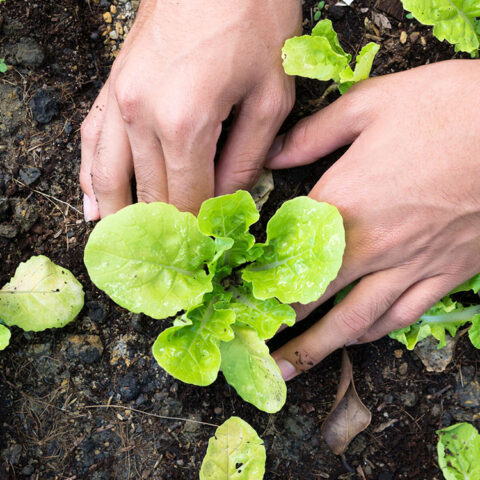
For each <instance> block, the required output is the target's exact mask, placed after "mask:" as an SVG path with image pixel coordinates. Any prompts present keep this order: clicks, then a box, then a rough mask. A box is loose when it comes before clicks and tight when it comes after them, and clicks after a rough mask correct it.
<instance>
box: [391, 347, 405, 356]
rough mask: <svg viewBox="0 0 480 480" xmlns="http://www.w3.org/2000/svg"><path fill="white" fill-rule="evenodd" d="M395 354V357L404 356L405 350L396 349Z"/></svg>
mask: <svg viewBox="0 0 480 480" xmlns="http://www.w3.org/2000/svg"><path fill="white" fill-rule="evenodd" d="M393 354H394V355H395V358H402V357H403V350H402V349H400V348H398V349H397V350H395V351H394V352H393Z"/></svg>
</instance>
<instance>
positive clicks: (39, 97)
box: [29, 88, 57, 124]
mask: <svg viewBox="0 0 480 480" xmlns="http://www.w3.org/2000/svg"><path fill="white" fill-rule="evenodd" d="M29 105H30V108H31V109H32V113H33V118H34V119H35V120H36V121H37V122H38V123H42V124H46V123H49V122H50V121H51V120H52V118H53V117H54V116H55V115H56V114H57V99H56V98H55V96H54V94H53V92H52V90H44V89H43V88H42V89H39V90H37V91H36V92H35V95H34V96H33V97H32V99H31V100H30V103H29Z"/></svg>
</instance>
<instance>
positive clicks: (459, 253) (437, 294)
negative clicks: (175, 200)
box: [268, 60, 480, 379]
mask: <svg viewBox="0 0 480 480" xmlns="http://www.w3.org/2000/svg"><path fill="white" fill-rule="evenodd" d="M478 112H480V61H478V60H454V61H448V62H442V63H438V64H434V65H429V66H425V67H420V68H417V69H414V70H410V71H407V72H402V73H397V74H394V75H388V76H385V77H379V78H373V79H370V80H367V81H364V82H361V83H360V84H358V85H357V86H355V87H354V88H352V89H351V90H350V91H349V92H348V93H347V94H346V95H344V96H343V97H341V98H340V99H338V100H337V101H336V102H334V103H333V104H331V105H329V106H328V107H327V108H325V109H323V110H321V111H319V112H318V113H316V114H315V115H313V116H311V117H309V118H306V119H304V120H302V121H301V122H299V123H298V124H297V125H296V126H295V127H294V128H293V130H292V131H291V132H289V133H288V134H287V135H286V136H285V137H279V140H278V141H277V142H276V143H275V144H274V146H273V147H272V153H273V154H274V153H275V151H278V150H280V151H279V153H277V154H276V155H274V156H272V158H271V159H270V160H269V162H268V164H269V166H270V167H272V168H287V167H289V168H290V167H295V166H298V165H305V164H308V163H312V162H314V161H315V160H316V159H317V158H319V157H322V156H324V155H326V154H328V153H329V152H331V151H333V150H335V149H337V148H339V147H341V146H343V145H346V144H349V143H352V142H353V143H352V145H351V146H350V148H349V149H348V150H347V152H346V153H345V154H344V155H343V156H342V157H341V158H340V159H339V160H338V161H337V162H336V163H335V164H334V165H333V166H332V167H331V168H330V169H329V170H328V171H327V172H326V173H325V174H324V175H323V176H322V177H321V179H320V180H319V181H318V183H317V184H316V185H315V187H314V188H313V190H312V191H311V193H310V196H311V197H313V198H315V199H317V200H321V201H326V202H329V203H332V204H333V205H335V206H337V207H338V209H339V211H340V213H341V214H342V216H343V218H344V223H345V230H346V245H347V246H346V251H345V255H344V263H343V266H342V268H341V270H340V272H339V275H338V277H337V279H336V280H335V281H334V282H333V283H332V284H331V285H330V286H329V288H328V289H327V291H326V293H325V294H324V296H323V297H322V298H321V299H320V300H319V301H318V302H316V303H315V304H310V305H307V306H301V305H300V306H299V308H298V310H297V312H298V319H302V318H304V317H305V316H306V315H307V314H308V313H309V312H311V311H312V310H313V309H314V308H315V307H316V306H318V305H319V304H320V303H322V302H324V301H325V300H327V299H328V298H329V297H331V296H332V295H334V294H335V293H337V292H338V291H339V290H340V289H342V288H343V287H345V286H346V285H348V284H350V283H351V282H353V281H354V280H357V279H361V280H360V281H359V283H358V284H357V285H356V286H355V287H354V288H353V290H352V291H351V292H350V293H349V294H348V295H347V297H346V298H345V299H344V300H343V301H342V302H341V303H340V304H338V305H336V306H335V307H334V308H333V309H332V310H331V311H330V312H329V313H327V314H326V315H325V316H324V317H323V318H322V319H321V320H319V321H318V322H317V323H316V324H315V325H314V326H313V327H311V328H310V329H309V330H307V331H306V332H305V333H303V334H302V335H300V336H298V337H297V338H295V339H293V340H291V341H290V342H289V343H287V344H286V345H284V346H283V347H281V348H280V349H279V350H277V351H276V352H274V354H273V357H274V358H275V359H276V360H277V362H278V364H279V366H280V369H281V370H282V374H283V376H284V378H285V379H290V378H293V377H294V376H296V375H297V374H299V373H300V372H301V371H303V370H306V369H308V368H310V367H312V366H313V365H315V364H317V363H318V362H320V361H321V360H322V359H323V358H325V357H326V356H327V355H328V354H330V353H331V352H332V351H334V350H336V349H337V348H340V347H342V346H343V345H345V344H351V343H363V342H368V341H372V340H376V339H378V338H380V337H382V336H384V335H386V334H388V333H389V332H391V331H393V330H395V329H398V328H402V327H405V326H408V325H410V324H412V323H414V322H415V321H416V320H418V318H419V317H420V316H421V315H422V314H423V313H424V312H425V311H426V310H428V309H429V308H430V307H431V306H432V305H433V304H434V303H435V302H436V301H438V300H439V299H440V298H441V297H443V296H444V295H446V294H447V293H448V292H449V291H451V290H452V289H453V288H455V287H456V286H457V285H459V284H460V283H462V282H463V281H465V280H467V279H468V278H470V277H472V276H473V275H475V274H476V273H478V272H480V193H479V188H478V180H479V165H480V124H479V122H478ZM282 142H283V146H282Z"/></svg>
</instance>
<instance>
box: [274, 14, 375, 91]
mask: <svg viewBox="0 0 480 480" xmlns="http://www.w3.org/2000/svg"><path fill="white" fill-rule="evenodd" d="M379 49H380V46H379V45H377V44H376V43H373V42H370V43H368V44H367V45H365V46H364V47H363V48H362V49H361V50H360V53H359V54H358V56H357V58H356V65H355V69H354V70H352V68H351V67H350V65H349V64H350V61H351V60H352V56H351V55H350V54H348V53H346V52H345V51H344V50H343V48H342V47H341V46H340V42H339V41H338V36H337V33H336V32H335V30H334V29H333V25H332V22H331V21H330V20H322V21H320V22H318V23H317V25H316V26H315V27H314V29H313V30H312V34H311V35H302V36H301V37H293V38H289V39H288V40H287V41H286V42H285V45H284V47H283V49H282V57H283V68H284V70H285V72H286V73H287V74H288V75H298V76H301V77H307V78H313V79H316V80H323V81H328V80H333V81H334V82H335V83H337V84H338V88H339V90H340V93H342V94H343V93H345V92H346V91H347V90H348V89H349V88H350V87H351V86H352V85H354V84H355V83H357V82H359V81H360V80H365V79H366V78H368V76H369V75H370V71H371V69H372V64H373V60H374V58H375V55H376V54H377V52H378V50H379Z"/></svg>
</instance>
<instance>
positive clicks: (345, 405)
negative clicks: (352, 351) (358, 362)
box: [322, 348, 372, 455]
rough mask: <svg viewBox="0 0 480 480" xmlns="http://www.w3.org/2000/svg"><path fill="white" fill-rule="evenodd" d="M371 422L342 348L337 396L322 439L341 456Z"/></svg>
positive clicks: (324, 425)
mask: <svg viewBox="0 0 480 480" xmlns="http://www.w3.org/2000/svg"><path fill="white" fill-rule="evenodd" d="M371 420H372V414H371V412H370V410H369V409H368V408H367V407H366V406H365V405H364V404H363V403H362V401H361V400H360V397H359V396H358V394H357V390H356V389H355V383H354V381H353V368H352V362H351V361H350V358H349V357H348V353H347V350H346V349H345V348H344V349H343V354H342V373H341V376H340V383H339V385H338V390H337V396H336V397H335V403H334V404H333V407H332V409H331V410H330V413H329V414H328V416H327V418H326V419H325V421H324V422H323V425H322V434H323V438H324V440H325V442H326V443H327V445H328V446H329V447H330V449H331V450H332V451H333V453H335V454H336V455H341V454H343V453H344V452H345V450H346V449H347V447H348V445H349V443H350V442H351V441H352V440H353V439H354V438H355V437H356V436H357V435H358V434H359V433H360V432H362V431H363V430H365V429H366V428H367V427H368V426H369V425H370V422H371Z"/></svg>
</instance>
